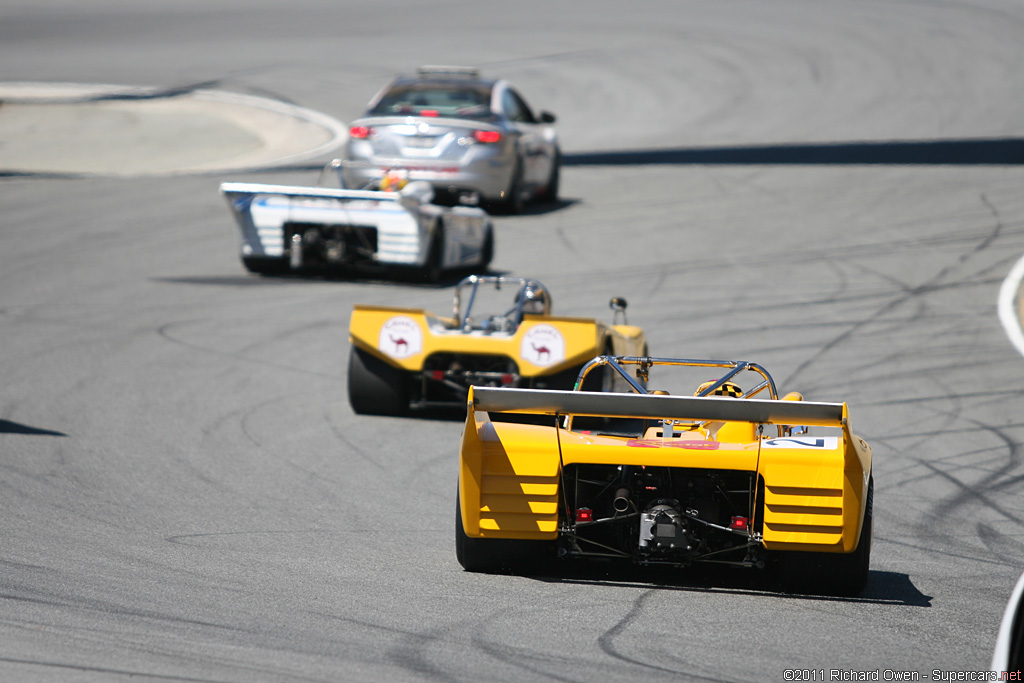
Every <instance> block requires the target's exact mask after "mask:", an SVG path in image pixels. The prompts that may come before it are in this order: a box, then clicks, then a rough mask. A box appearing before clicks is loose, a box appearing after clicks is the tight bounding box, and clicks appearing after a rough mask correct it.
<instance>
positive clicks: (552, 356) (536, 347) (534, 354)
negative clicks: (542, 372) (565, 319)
mask: <svg viewBox="0 0 1024 683" xmlns="http://www.w3.org/2000/svg"><path fill="white" fill-rule="evenodd" d="M519 355H520V356H521V357H522V358H523V359H525V360H528V361H530V362H531V363H533V364H534V365H539V366H540V367H547V366H548V365H554V364H555V363H561V362H562V361H563V360H565V339H564V338H563V337H562V333H561V332H559V331H558V330H557V329H555V328H554V327H552V326H551V325H536V326H534V327H531V328H530V329H528V330H527V331H526V334H524V335H523V343H522V345H521V346H520V347H519Z"/></svg>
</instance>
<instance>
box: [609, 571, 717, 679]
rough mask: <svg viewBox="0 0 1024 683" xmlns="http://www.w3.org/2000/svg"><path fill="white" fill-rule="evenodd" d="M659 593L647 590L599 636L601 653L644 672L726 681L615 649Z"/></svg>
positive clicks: (654, 590)
mask: <svg viewBox="0 0 1024 683" xmlns="http://www.w3.org/2000/svg"><path fill="white" fill-rule="evenodd" d="M659 593H660V591H658V590H656V589H653V588H652V589H648V590H645V591H644V592H643V593H641V594H640V595H639V596H637V598H636V600H634V601H633V605H632V607H631V608H630V610H629V612H627V613H626V615H625V616H623V617H622V618H621V619H620V620H619V621H618V623H616V624H615V625H614V626H612V627H611V628H609V629H608V630H607V631H605V632H604V633H602V634H601V635H600V636H598V638H597V645H598V647H599V648H601V651H602V652H604V653H605V654H607V655H608V656H610V657H612V658H614V659H617V660H619V661H621V662H624V663H626V664H633V665H636V666H639V667H641V668H642V669H644V670H648V671H663V672H665V673H668V674H673V675H677V676H680V675H683V674H685V675H686V678H687V679H688V680H696V681H714V682H716V683H717V682H718V681H722V680H724V679H721V678H711V677H708V676H699V675H696V674H693V673H691V672H683V671H679V670H675V669H668V668H665V667H662V666H657V665H654V664H651V663H650V662H645V661H643V660H640V659H635V658H633V657H628V656H626V655H624V654H622V653H621V652H619V651H618V649H617V648H616V647H615V639H616V638H617V637H618V636H620V635H622V634H623V633H624V632H625V631H626V630H627V629H628V628H629V627H630V625H632V624H633V622H635V621H636V620H637V619H638V618H639V617H640V615H641V614H642V613H643V610H644V605H645V603H646V602H647V601H648V600H650V599H651V598H652V597H654V596H655V595H658V594H659Z"/></svg>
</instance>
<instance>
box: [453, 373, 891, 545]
mask: <svg viewBox="0 0 1024 683" xmlns="http://www.w3.org/2000/svg"><path fill="white" fill-rule="evenodd" d="M538 393H539V392H538ZM786 398H787V400H799V398H800V397H799V395H794V396H787V397H786ZM702 400H712V401H714V400H716V399H702ZM721 400H726V401H733V400H735V399H721ZM762 403H766V402H762ZM776 403H781V402H776ZM836 407H837V409H838V404H836ZM518 412H523V411H518ZM820 424H822V425H824V424H825V423H824V422H822V423H820ZM831 426H834V427H837V428H838V429H837V430H836V431H837V435H836V436H835V437H832V438H824V439H818V438H816V437H807V436H804V437H801V438H794V437H781V436H779V431H778V429H777V427H775V426H772V425H767V424H765V423H760V424H754V423H751V422H743V421H733V422H725V423H724V424H723V423H717V424H715V423H706V424H701V425H697V424H696V423H695V424H694V426H693V428H692V429H687V428H686V427H685V426H684V427H683V428H682V430H681V431H680V433H679V435H678V436H672V437H670V438H668V439H663V438H662V437H661V436H660V431H658V430H657V428H651V429H649V430H648V432H647V434H646V435H645V437H644V438H643V439H630V438H627V437H618V436H597V435H590V434H587V433H581V432H572V431H566V430H565V429H563V428H561V427H556V418H555V416H554V415H551V425H550V426H547V425H537V424H517V423H509V422H492V421H491V419H490V416H489V415H488V413H486V412H482V411H477V410H476V409H475V404H474V398H473V390H472V389H471V390H470V395H469V400H468V406H467V416H466V425H465V430H464V432H463V435H462V443H461V455H460V468H459V500H460V501H461V503H460V506H461V515H462V524H463V528H464V530H465V533H466V535H467V536H468V537H471V538H509V539H535V540H542V539H555V538H556V537H557V536H558V525H559V523H560V521H562V520H564V519H565V518H566V515H565V511H564V510H560V506H563V505H564V503H563V501H562V497H561V495H560V493H561V492H560V491H559V482H560V477H561V473H562V469H563V467H565V466H567V465H571V464H580V463H592V464H609V465H634V466H641V465H647V466H667V467H683V468H698V469H722V470H733V471H747V472H751V473H754V472H756V473H757V478H756V479H759V480H762V481H763V482H764V486H763V494H759V496H758V499H757V500H756V501H755V503H754V507H755V509H754V517H755V519H754V520H752V526H758V522H757V519H756V517H757V516H758V515H762V516H763V517H762V519H761V520H760V522H761V524H760V525H759V526H760V527H761V528H762V539H761V540H762V543H763V544H764V546H765V547H766V548H767V549H769V550H811V551H817V552H852V551H853V550H854V549H855V548H856V547H857V544H858V542H859V538H860V532H861V527H862V522H863V518H864V510H865V506H866V497H867V490H868V482H869V478H870V475H871V449H870V447H869V446H868V445H867V443H865V442H864V440H863V439H861V438H859V437H857V436H855V435H853V434H852V433H851V431H850V427H849V420H848V418H847V408H846V405H845V404H842V418H841V420H837V421H836V423H835V424H832V425H831ZM761 427H763V429H760V428H761ZM787 439H788V441H787ZM819 441H820V443H822V444H824V445H823V446H822V447H817V444H818V443H819ZM809 444H810V445H809ZM832 444H834V446H832ZM812 446H813V447H812ZM759 489H760V487H759Z"/></svg>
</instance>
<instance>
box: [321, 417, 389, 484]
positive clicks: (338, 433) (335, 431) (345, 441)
mask: <svg viewBox="0 0 1024 683" xmlns="http://www.w3.org/2000/svg"><path fill="white" fill-rule="evenodd" d="M324 418H325V419H326V422H327V427H328V429H330V430H331V434H332V435H333V436H334V438H335V439H337V440H338V441H339V442H340V443H341V444H342V445H343V446H345V447H346V448H348V449H349V452H351V453H355V454H356V455H357V456H359V458H360V459H362V460H363V461H364V462H366V463H368V464H370V465H373V466H374V467H375V468H376V469H378V470H380V471H381V472H384V471H387V469H388V468H387V467H386V466H385V465H384V464H383V463H382V462H381V461H380V460H378V459H377V458H374V457H373V456H371V455H370V454H369V453H368V452H367V451H366V450H364V449H363V448H361V447H359V446H358V445H357V444H356V443H355V442H354V441H352V440H351V439H349V438H348V437H347V436H345V433H344V432H343V431H342V430H341V429H340V428H339V427H338V425H337V424H335V423H334V421H333V420H331V419H330V415H329V414H328V413H324Z"/></svg>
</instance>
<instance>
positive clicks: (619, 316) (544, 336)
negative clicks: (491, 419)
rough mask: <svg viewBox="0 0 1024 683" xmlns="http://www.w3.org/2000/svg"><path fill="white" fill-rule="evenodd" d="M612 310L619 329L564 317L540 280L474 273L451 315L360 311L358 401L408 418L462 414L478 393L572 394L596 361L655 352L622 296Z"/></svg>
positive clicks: (351, 374)
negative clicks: (480, 389)
mask: <svg viewBox="0 0 1024 683" xmlns="http://www.w3.org/2000/svg"><path fill="white" fill-rule="evenodd" d="M611 307H612V309H613V310H614V311H615V315H614V318H615V320H614V321H613V323H612V324H611V325H608V324H605V323H603V322H600V321H597V320H594V319H592V318H570V317H564V316H555V315H553V314H552V312H551V310H552V309H551V294H550V292H549V291H548V290H547V288H546V287H545V286H544V285H543V284H541V283H540V282H538V281H536V280H531V279H527V278H519V277H501V276H490V275H471V276H469V277H467V278H465V279H463V280H462V281H461V282H460V283H459V284H458V285H457V286H456V288H455V297H454V303H453V306H452V313H451V316H450V317H449V316H442V315H436V314H434V313H430V312H428V311H424V310H422V309H411V308H392V307H383V306H362V305H356V306H355V308H354V310H353V311H352V318H351V320H350V322H349V342H350V344H351V352H350V354H351V355H350V356H349V366H348V397H349V402H350V403H351V405H352V409H353V410H354V411H355V412H357V413H364V414H378V415H401V414H404V413H406V412H407V411H408V410H409V409H410V408H412V409H418V408H432V407H442V406H454V407H456V408H461V406H462V405H464V404H465V401H466V395H467V392H468V390H469V387H470V386H471V385H477V386H490V387H523V388H538V389H566V388H571V387H572V386H573V383H574V382H575V380H576V376H577V374H578V373H579V370H580V369H581V368H582V367H583V365H584V364H585V363H586V362H587V361H589V360H590V359H591V358H593V357H594V356H596V355H599V354H627V355H643V354H646V353H647V343H646V340H645V336H644V332H643V330H642V329H641V328H639V327H635V326H632V325H629V324H627V322H626V315H625V310H626V302H625V301H624V300H623V299H620V298H614V299H612V300H611ZM590 382H591V384H593V385H594V388H595V389H598V390H607V389H610V388H612V386H613V385H614V382H615V378H614V377H613V376H612V374H611V373H607V374H605V375H603V376H600V377H598V376H595V377H593V378H591V380H590ZM622 386H624V385H622ZM588 388H590V387H588Z"/></svg>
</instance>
